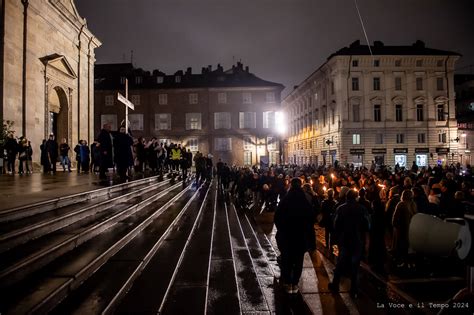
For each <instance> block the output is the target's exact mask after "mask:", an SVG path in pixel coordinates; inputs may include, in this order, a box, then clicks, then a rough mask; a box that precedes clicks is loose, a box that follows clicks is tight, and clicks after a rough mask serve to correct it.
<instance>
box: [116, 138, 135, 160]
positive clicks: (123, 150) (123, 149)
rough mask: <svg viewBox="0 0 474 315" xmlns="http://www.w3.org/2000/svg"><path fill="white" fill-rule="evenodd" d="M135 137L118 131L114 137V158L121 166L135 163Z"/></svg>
mask: <svg viewBox="0 0 474 315" xmlns="http://www.w3.org/2000/svg"><path fill="white" fill-rule="evenodd" d="M132 145H133V139H132V137H130V136H129V135H128V134H126V133H120V132H119V133H117V134H116V135H115V138H114V159H115V163H116V164H117V166H118V167H120V168H127V167H129V166H132V165H133V155H132V147H131V146H132Z"/></svg>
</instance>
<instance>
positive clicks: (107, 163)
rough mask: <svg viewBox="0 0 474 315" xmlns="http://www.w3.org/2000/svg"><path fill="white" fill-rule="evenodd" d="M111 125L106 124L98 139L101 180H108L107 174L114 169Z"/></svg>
mask: <svg viewBox="0 0 474 315" xmlns="http://www.w3.org/2000/svg"><path fill="white" fill-rule="evenodd" d="M110 129H111V126H110V124H104V126H103V128H102V130H101V131H100V133H99V137H98V138H97V147H98V148H99V152H100V167H99V178H100V179H106V178H107V177H106V175H105V173H106V172H107V169H108V168H109V167H112V163H113V159H112V135H111V134H110Z"/></svg>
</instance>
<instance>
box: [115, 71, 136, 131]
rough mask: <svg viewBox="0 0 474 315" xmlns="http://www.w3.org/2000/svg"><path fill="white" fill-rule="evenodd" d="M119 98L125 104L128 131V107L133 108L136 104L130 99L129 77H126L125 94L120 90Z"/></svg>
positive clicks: (126, 128)
mask: <svg viewBox="0 0 474 315" xmlns="http://www.w3.org/2000/svg"><path fill="white" fill-rule="evenodd" d="M117 100H118V101H119V102H121V103H122V104H124V105H125V130H126V132H128V108H130V109H131V110H134V109H135V105H133V103H132V102H130V101H129V100H128V79H125V96H123V95H122V94H120V92H118V93H117Z"/></svg>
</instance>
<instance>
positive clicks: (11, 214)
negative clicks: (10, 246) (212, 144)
mask: <svg viewBox="0 0 474 315" xmlns="http://www.w3.org/2000/svg"><path fill="white" fill-rule="evenodd" d="M158 178H159V176H151V177H147V178H143V179H137V180H133V181H130V182H126V183H122V184H118V185H114V186H110V187H104V188H99V189H95V190H90V191H85V192H80V193H77V194H72V195H66V196H61V197H57V198H53V199H49V200H45V201H41V202H37V203H33V204H28V205H25V206H20V207H16V208H10V209H6V210H1V211H0V222H9V221H13V220H18V219H21V218H25V217H30V216H33V215H36V214H39V213H43V212H46V211H50V210H53V209H57V208H61V207H65V206H69V205H73V204H76V203H80V202H84V201H87V200H91V199H94V198H97V197H100V196H104V195H105V196H107V195H108V194H110V193H117V192H123V191H126V190H128V189H130V188H134V187H137V186H141V185H146V184H149V183H154V182H156V181H157V180H158Z"/></svg>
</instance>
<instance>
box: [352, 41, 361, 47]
mask: <svg viewBox="0 0 474 315" xmlns="http://www.w3.org/2000/svg"><path fill="white" fill-rule="evenodd" d="M358 46H360V40H355V41H353V42H352V44H351V45H350V47H351V48H354V47H358Z"/></svg>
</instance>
